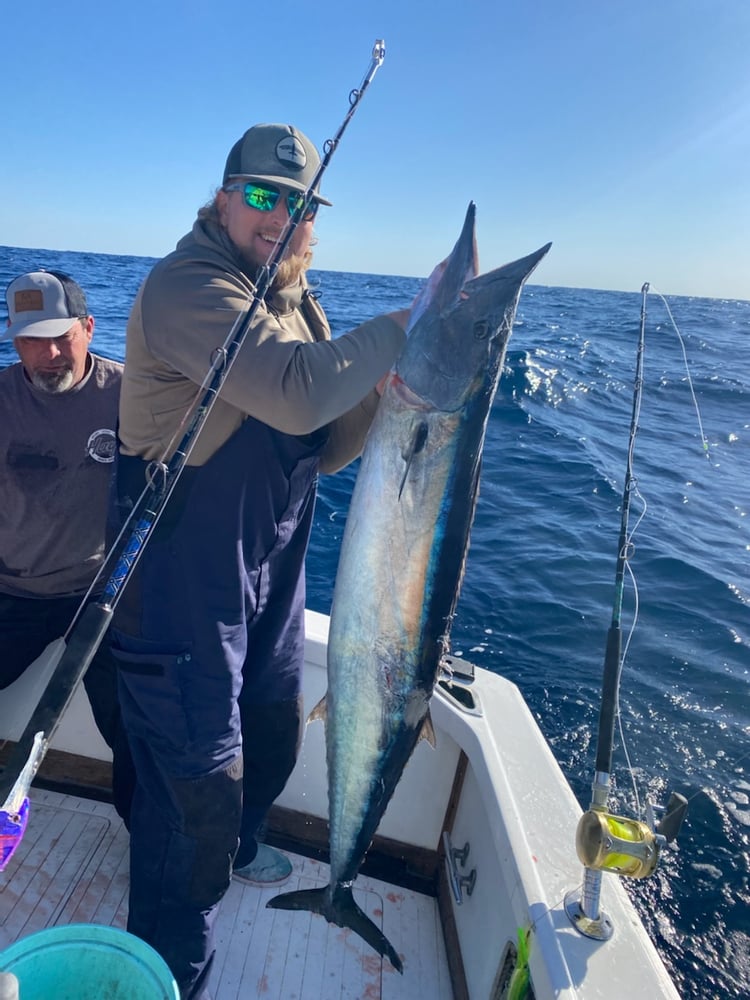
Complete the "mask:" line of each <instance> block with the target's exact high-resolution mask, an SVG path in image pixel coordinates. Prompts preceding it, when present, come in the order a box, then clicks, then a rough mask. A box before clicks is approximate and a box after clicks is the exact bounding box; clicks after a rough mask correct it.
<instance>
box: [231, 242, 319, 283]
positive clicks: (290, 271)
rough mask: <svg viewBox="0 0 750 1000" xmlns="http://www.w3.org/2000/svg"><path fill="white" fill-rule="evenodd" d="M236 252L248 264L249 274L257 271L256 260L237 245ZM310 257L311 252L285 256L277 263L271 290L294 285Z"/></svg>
mask: <svg viewBox="0 0 750 1000" xmlns="http://www.w3.org/2000/svg"><path fill="white" fill-rule="evenodd" d="M235 246H237V244H235ZM237 252H238V253H239V255H240V257H241V258H242V260H243V261H244V262H245V264H247V265H248V267H249V269H250V270H249V273H250V274H254V273H255V272H257V271H258V267H259V265H258V262H257V261H256V260H253V259H252V258H251V257H250V256H249V255H248V254H246V253H244V252H243V251H242V250H241V249H240V248H239V247H237ZM311 259H312V254H311V253H307V254H292V255H290V256H289V257H285V258H284V259H283V260H282V262H281V263H280V264H279V267H278V270H277V271H276V275H275V277H274V279H273V282H272V283H271V290H272V291H278V290H279V289H280V288H290V287H291V286H292V285H296V284H297V282H298V281H299V279H300V278H301V277H302V275H303V274H304V273H305V271H306V270H307V269H308V267H309V266H310V261H311Z"/></svg>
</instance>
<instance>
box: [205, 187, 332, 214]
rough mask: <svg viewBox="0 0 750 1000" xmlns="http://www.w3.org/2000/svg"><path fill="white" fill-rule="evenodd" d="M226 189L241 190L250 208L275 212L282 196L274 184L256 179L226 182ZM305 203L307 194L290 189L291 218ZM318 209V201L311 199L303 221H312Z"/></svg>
mask: <svg viewBox="0 0 750 1000" xmlns="http://www.w3.org/2000/svg"><path fill="white" fill-rule="evenodd" d="M224 190H225V191H241V192H242V194H243V196H244V198H245V204H246V205H248V206H249V207H250V208H255V209H257V210H258V211H259V212H273V210H274V209H275V208H276V206H277V205H278V203H279V198H280V197H281V190H280V188H277V187H274V185H273V184H259V183H257V182H256V181H246V182H245V183H244V184H225V185H224ZM304 203H305V196H304V195H303V194H301V193H300V192H299V191H288V192H287V196H286V208H287V211H288V212H289V216H290V218H291V216H292V215H294V213H295V212H296V211H298V210H299V209H301V208H302V206H303V205H304ZM317 211H318V202H317V201H311V202H310V204H309V205H308V206H307V211H306V212H305V214H304V215H303V216H302V219H301V221H302V222H311V221H312V220H313V219H314V218H315V213H316V212H317Z"/></svg>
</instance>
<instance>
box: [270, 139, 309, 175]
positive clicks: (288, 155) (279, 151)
mask: <svg viewBox="0 0 750 1000" xmlns="http://www.w3.org/2000/svg"><path fill="white" fill-rule="evenodd" d="M276 156H277V157H278V159H279V160H280V161H281V162H282V163H285V164H286V165H287V166H288V167H293V168H294V169H295V170H304V169H305V164H306V163H307V153H306V152H305V147H304V146H303V145H302V143H301V142H300V141H299V139H298V138H297V137H296V136H293V135H285V136H284V138H283V139H280V140H279V141H278V142H277V143H276Z"/></svg>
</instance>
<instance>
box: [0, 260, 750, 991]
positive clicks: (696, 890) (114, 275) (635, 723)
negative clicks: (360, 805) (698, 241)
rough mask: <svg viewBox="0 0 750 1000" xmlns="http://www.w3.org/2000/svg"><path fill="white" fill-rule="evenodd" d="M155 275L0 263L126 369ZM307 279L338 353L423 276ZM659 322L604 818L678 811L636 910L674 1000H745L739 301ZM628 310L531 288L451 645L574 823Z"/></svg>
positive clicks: (742, 346) (661, 316)
mask: <svg viewBox="0 0 750 1000" xmlns="http://www.w3.org/2000/svg"><path fill="white" fill-rule="evenodd" d="M442 249H443V250H445V249H447V248H442ZM517 249H518V253H517V256H522V255H523V254H525V253H527V252H529V251H530V250H531V249H533V248H531V247H518V248H517ZM439 255H440V254H439V253H438V254H436V259H437V257H438V256H439ZM153 263H154V262H153V260H151V259H148V258H142V257H125V256H111V255H102V254H91V253H63V252H56V251H49V250H28V249H19V248H13V247H0V285H2V287H3V289H4V288H5V286H6V285H7V283H8V281H9V280H11V279H12V278H13V277H15V276H17V275H18V274H21V273H23V272H24V271H28V270H34V269H37V268H39V267H44V268H58V269H61V270H63V271H66V272H67V273H69V274H71V275H72V276H73V277H74V278H76V280H77V281H79V283H80V284H81V285H82V286H83V288H84V289H85V290H86V292H87V295H88V299H89V307H90V309H91V312H92V313H93V314H94V316H95V318H96V330H95V334H94V345H93V346H94V349H95V350H97V351H98V352H99V353H101V354H105V355H107V356H109V357H113V358H118V359H122V358H123V355H124V333H125V324H126V320H127V316H128V312H129V309H130V305H131V303H132V300H133V297H134V295H135V292H136V290H137V288H138V286H139V284H140V282H141V280H142V279H143V277H144V276H145V275H146V274H147V273H148V270H149V268H150V267H151V266H152V264H153ZM496 263H498V264H499V263H501V262H500V261H498V262H496ZM643 278H644V281H655V280H656V279H657V278H658V275H644V276H643ZM311 281H312V283H313V284H314V285H315V286H316V287H317V289H318V291H319V292H320V301H321V303H322V304H323V306H324V308H325V309H326V311H327V313H328V315H329V318H330V320H331V323H332V326H333V330H334V335H335V334H338V333H341V332H343V331H345V330H347V329H350V328H351V327H352V326H354V325H356V324H357V323H359V322H361V321H363V320H365V319H367V318H369V317H371V316H373V315H376V314H377V313H381V312H387V311H389V310H391V309H395V308H402V307H405V306H408V305H409V303H410V302H411V300H412V298H413V296H414V294H415V292H416V291H417V289H418V288H419V287H420V281H419V280H417V279H415V278H407V277H397V276H393V277H392V276H382V275H367V274H351V273H339V272H326V271H314V272H312V273H311ZM667 302H668V305H669V309H670V310H671V313H672V316H673V318H674V321H675V323H676V325H677V327H678V329H679V331H680V333H681V335H682V341H683V343H684V352H685V355H684V356H683V347H682V344H681V341H680V339H679V338H678V336H677V334H676V333H675V331H674V328H673V326H672V323H671V322H670V319H669V314H668V311H667V308H666V307H665V304H664V302H663V300H662V299H661V298H660V296H659V295H658V294H654V291H653V288H652V293H651V294H649V295H648V298H647V318H646V338H645V352H644V372H643V399H642V407H641V411H640V415H639V433H638V437H637V440H636V445H635V453H634V465H633V470H634V475H635V481H636V482H635V485H636V486H637V490H636V491H634V492H633V493H632V494H631V505H630V527H631V529H633V528H636V531H635V535H634V539H633V541H634V550H633V552H632V556H631V559H630V566H631V568H632V571H633V574H634V577H635V585H633V584H632V582H631V581H630V579H629V577H627V575H626V587H625V596H624V602H623V609H622V626H623V633H624V635H625V636H626V635H627V633H628V631H629V630H630V627H631V625H632V623H633V620H634V617H635V609H636V606H637V620H636V621H635V628H634V631H633V634H632V638H631V641H630V643H629V646H628V651H627V656H626V659H625V664H624V668H623V674H622V684H621V692H620V709H621V718H622V734H618V738H617V747H616V750H615V756H614V761H613V772H614V782H615V789H614V797H613V798H614V804H615V807H616V809H617V811H619V812H621V813H624V814H626V815H635V810H636V803H635V796H634V792H633V787H634V786H635V788H636V789H637V793H638V796H639V801H640V803H641V805H642V804H643V802H644V800H645V799H646V798H647V797H651V798H652V799H654V800H655V801H656V802H657V803H661V804H663V803H664V802H665V801H666V798H667V797H668V794H669V792H670V791H671V790H673V789H674V790H676V791H678V792H680V793H681V794H683V795H685V796H686V798H687V799H688V800H689V810H688V816H687V820H686V822H685V825H684V827H683V830H682V833H681V835H680V838H679V842H678V846H677V848H676V849H670V850H667V851H665V852H664V854H663V856H662V861H661V864H660V867H659V869H658V870H657V872H656V874H655V875H654V876H652V877H651V878H650V879H647V880H644V881H642V882H634V881H631V882H629V883H628V890H629V892H630V894H631V896H632V898H633V900H634V902H635V905H636V907H637V908H638V911H639V913H640V915H641V917H642V919H643V920H644V922H645V924H646V926H647V928H648V931H649V933H650V934H651V936H652V937H653V939H654V941H655V942H656V945H657V947H658V949H659V951H660V953H661V955H662V957H663V959H664V961H665V962H666V964H667V967H668V968H669V970H670V972H671V974H672V976H673V977H674V979H675V981H676V984H677V987H678V989H679V990H680V992H681V994H682V995H683V997H685V998H686V1000H708V998H714V997H722V998H729V997H738V998H739V997H748V996H750V853H749V850H748V848H749V842H750V694H749V693H748V683H749V682H750V574H749V573H748V570H749V569H750V531H749V530H748V529H749V528H750V524H749V522H750V349H749V347H750V302H744V301H732V300H726V299H706V298H688V297H674V298H672V297H669V298H668V299H667ZM640 311H641V294H640V289H635V290H633V291H632V292H607V291H591V290H585V289H574V288H550V287H545V286H540V285H533V284H531V285H528V286H527V287H526V288H525V289H524V291H523V294H522V297H521V302H520V305H519V309H518V314H517V318H516V325H515V328H514V331H513V335H512V338H511V341H510V345H509V348H508V353H507V355H506V363H505V369H504V372H503V376H502V379H501V383H500V388H499V391H498V395H497V398H496V400H495V404H494V406H493V409H492V412H491V415H490V421H489V426H488V430H487V440H486V444H485V449H484V457H483V470H482V479H481V489H480V496H479V503H478V507H477V512H476V519H475V523H474V528H473V532H472V537H471V547H470V550H469V556H468V562H467V567H466V575H465V579H464V582H463V586H462V590H461V596H460V600H459V603H458V608H457V614H456V619H455V623H454V626H453V632H452V644H453V652H454V654H455V655H460V656H463V657H465V658H466V659H468V660H470V661H472V662H473V663H475V664H477V665H478V666H481V667H485V668H487V669H488V670H492V671H496V672H497V673H501V674H503V675H505V676H506V677H508V678H510V679H511V680H513V681H514V682H515V683H516V684H517V685H518V686H519V688H520V689H521V691H522V693H523V695H524V697H525V698H526V701H527V703H528V704H529V706H530V708H531V710H532V712H533V714H534V716H535V718H536V719H537V721H538V723H539V726H540V728H541V730H542V732H543V733H544V735H545V737H546V738H547V740H548V741H549V743H550V745H551V747H552V750H553V752H554V754H555V756H556V758H557V760H558V761H559V763H560V766H561V767H562V770H563V772H564V773H565V775H566V777H567V778H568V780H569V781H570V784H571V786H572V787H573V790H574V792H575V793H576V795H577V797H578V799H579V801H580V802H581V805H582V806H583V807H587V806H588V804H589V800H590V787H591V781H592V778H593V769H594V755H595V744H596V733H597V724H598V713H599V698H600V691H601V675H602V664H603V659H604V647H605V639H606V633H607V629H608V627H609V624H610V620H611V618H612V611H613V601H614V596H615V589H614V578H615V566H616V560H617V544H618V536H619V529H620V520H621V505H622V498H623V483H624V478H625V471H626V458H627V450H628V441H629V427H630V420H631V412H632V408H633V386H634V378H635V362H636V349H637V344H638V333H639V326H640ZM4 318H5V316H4V314H3V319H4ZM14 359H15V354H14V351H13V348H12V345H10V344H8V343H2V344H0V366H2V365H4V364H6V363H9V362H10V361H12V360H14ZM685 359H687V370H686V364H685ZM688 372H689V376H688ZM693 393H694V397H695V402H696V403H697V407H698V413H699V416H698V414H697V413H696V408H695V405H694V400H693ZM699 417H700V423H699ZM701 428H702V431H703V433H704V434H705V438H706V441H707V443H708V450H707V452H706V451H705V450H704V448H703V443H702V437H701ZM355 474H356V463H354V465H353V466H351V467H349V468H348V469H346V470H344V471H343V472H341V473H339V474H337V475H336V476H327V477H322V479H321V485H320V492H319V499H318V505H317V509H316V519H315V525H314V529H313V539H312V543H311V546H310V553H309V558H308V606H309V607H311V608H313V609H314V610H317V611H323V612H327V611H328V610H329V608H330V601H331V594H332V587H333V580H334V575H335V570H336V564H337V559H338V550H339V545H340V542H341V537H342V533H343V529H344V524H345V519H346V512H347V506H348V501H349V496H350V493H351V489H352V485H353V482H354V477H355ZM644 505H645V506H644ZM636 588H637V589H636ZM623 735H624V744H623V739H622V736H623ZM549 821H550V823H554V816H550V818H549ZM573 850H574V845H573V844H571V851H573Z"/></svg>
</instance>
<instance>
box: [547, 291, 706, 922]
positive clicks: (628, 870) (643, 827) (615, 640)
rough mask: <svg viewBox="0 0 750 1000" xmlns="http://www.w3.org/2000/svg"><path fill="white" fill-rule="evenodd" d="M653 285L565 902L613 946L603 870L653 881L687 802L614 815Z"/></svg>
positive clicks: (674, 800)
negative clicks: (588, 771) (586, 796)
mask: <svg viewBox="0 0 750 1000" xmlns="http://www.w3.org/2000/svg"><path fill="white" fill-rule="evenodd" d="M648 290H649V285H648V282H646V283H645V284H644V285H643V287H642V289H641V295H642V299H641V323H640V331H639V335H638V348H637V354H636V370H635V383H634V387H633V408H632V413H631V418H630V434H629V440H628V454H627V463H626V468H625V484H624V487H623V495H622V516H621V520H620V535H619V539H618V548H617V563H616V567H615V595H614V601H613V606H612V619H611V622H610V626H609V630H608V632H607V641H606V646H605V652H604V669H603V675H602V696H601V706H600V710H599V730H598V734H597V746H596V760H595V772H594V781H593V784H592V786H591V793H592V794H591V804H590V806H589V809H588V811H587V812H585V813H584V814H583V816H582V817H581V819H580V821H579V823H578V829H577V831H576V851H577V854H578V858H579V860H580V861H581V863H582V864H583V865H584V876H583V886H582V889H581V890H580V892H579V890H577V889H576V890H573V891H572V892H569V893H568V894H567V895H566V896H565V911H566V913H567V914H568V917H569V918H570V920H571V922H572V923H573V924H574V926H575V927H576V929H577V930H578V931H580V933H581V934H584V935H585V936H586V937H591V938H595V939H596V940H599V941H606V940H608V939H609V938H610V937H611V936H612V933H613V930H614V928H613V926H612V922H611V920H610V919H609V918H608V917H607V915H606V914H605V913H604V912H602V910H601V909H600V896H601V882H602V872H603V871H610V872H614V873H616V874H618V875H624V876H629V877H631V878H646V877H647V876H648V875H651V874H652V873H653V872H654V871H655V870H656V867H657V865H658V863H659V853H660V851H661V849H662V848H663V847H664V846H665V845H666V844H668V843H672V842H673V841H674V840H675V839H676V838H677V835H678V833H679V831H680V827H681V826H682V821H683V820H684V818H685V812H686V810H687V800H686V799H685V798H684V796H682V795H679V794H678V793H677V792H672V794H671V796H670V799H669V802H668V803H667V807H666V809H665V810H664V813H663V816H662V819H661V821H660V822H659V824H658V826H657V825H656V823H655V820H654V815H653V808H654V807H653V806H651V804H650V803H649V804H648V815H647V820H648V822H647V823H643V822H641V821H640V820H636V819H631V818H629V817H626V816H616V815H613V814H612V813H610V812H608V809H607V807H608V802H609V793H610V781H611V771H612V754H613V748H614V739H615V721H616V719H617V716H618V712H619V690H620V678H621V675H622V663H623V654H622V601H623V592H624V581H625V569H626V567H627V568H629V567H628V560H629V559H630V556H631V555H632V553H633V543H632V534H631V533H629V530H628V520H629V516H630V500H631V496H632V495H633V493H634V492H636V490H637V483H636V479H635V476H634V474H633V456H634V454H635V441H636V437H637V434H638V418H639V416H640V410H641V399H642V395H643V355H644V350H645V342H646V297H647V295H648Z"/></svg>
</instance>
